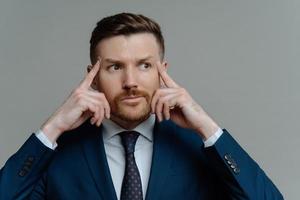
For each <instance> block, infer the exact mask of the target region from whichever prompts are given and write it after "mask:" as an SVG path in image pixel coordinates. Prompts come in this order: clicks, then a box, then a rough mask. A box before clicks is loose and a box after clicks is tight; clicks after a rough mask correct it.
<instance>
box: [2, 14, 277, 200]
mask: <svg viewBox="0 0 300 200" xmlns="http://www.w3.org/2000/svg"><path fill="white" fill-rule="evenodd" d="M90 58H91V63H92V65H90V66H88V68H87V70H88V74H87V75H86V77H85V78H84V79H83V81H82V82H81V83H80V84H79V86H78V87H77V88H75V89H74V91H73V92H72V93H71V94H70V96H69V97H68V98H67V99H66V100H65V102H64V103H63V104H62V105H61V106H60V107H59V108H58V109H57V111H56V112H55V113H54V114H52V116H51V117H50V118H49V119H48V120H47V121H46V122H45V123H44V124H43V125H42V126H41V128H40V130H39V131H37V132H36V133H34V134H32V135H31V136H30V137H29V138H28V140H27V141H26V142H25V143H24V144H23V146H22V147H21V148H20V149H19V150H18V151H17V152H16V153H15V154H14V155H13V156H12V157H11V158H9V160H8V161H7V162H6V164H5V166H4V167H3V168H2V169H1V173H0V199H1V200H2V199H3V200H4V199H5V200H6V199H105V200H107V199H121V200H129V199H131V200H141V199H147V200H150V199H164V200H165V199H172V200H174V199H283V197H282V195H281V194H280V192H279V191H278V189H277V188H276V186H275V185H274V184H273V183H272V181H271V180H270V179H269V178H268V177H267V175H266V174H265V173H264V172H263V170H262V169H261V168H260V167H259V166H258V165H257V164H256V163H255V161H254V160H253V159H252V158H250V157H249V156H248V154H247V153H246V152H245V151H244V150H243V149H242V148H241V147H240V145H239V144H238V143H237V142H236V141H235V140H234V139H233V138H232V136H231V135H230V133H228V132H227V130H225V129H223V130H222V129H221V128H220V127H219V126H218V124H217V123H216V122H215V121H214V120H213V119H212V118H211V117H210V116H209V115H208V114H207V113H206V112H205V111H204V110H203V108H202V107H201V106H200V105H199V104H198V103H196V102H195V101H194V100H193V98H192V97H191V95H190V94H189V93H188V91H186V90H185V89H184V88H183V87H181V86H179V85H178V84H177V83H176V82H175V81H174V80H173V79H172V78H171V77H170V76H169V75H168V73H167V66H168V65H167V62H166V61H165V60H164V39H163V36H162V34H161V30H160V27H159V25H158V24H157V23H156V22H155V21H153V20H151V19H149V18H147V17H145V16H143V15H136V14H132V13H120V14H117V15H113V16H109V17H106V18H104V19H102V20H101V21H99V22H98V23H97V26H96V28H95V29H94V31H93V33H92V36H91V40H90Z"/></svg>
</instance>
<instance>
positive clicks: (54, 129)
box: [41, 121, 63, 143]
mask: <svg viewBox="0 0 300 200" xmlns="http://www.w3.org/2000/svg"><path fill="white" fill-rule="evenodd" d="M41 130H42V131H43V133H44V134H45V136H46V137H47V138H48V139H49V140H50V141H51V142H52V143H55V142H56V140H57V138H58V137H59V136H60V135H61V134H62V133H63V130H61V129H60V128H59V126H57V125H56V124H55V123H53V122H51V121H47V122H46V123H45V124H44V125H42V127H41Z"/></svg>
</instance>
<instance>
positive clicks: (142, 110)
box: [116, 106, 151, 122]
mask: <svg viewBox="0 0 300 200" xmlns="http://www.w3.org/2000/svg"><path fill="white" fill-rule="evenodd" d="M150 113H151V110H150V106H141V107H140V106H138V107H128V106H126V107H123V106H121V107H119V109H118V112H117V113H116V116H118V117H119V118H120V119H122V120H124V121H128V122H137V121H144V120H146V119H147V118H148V117H149V115H150Z"/></svg>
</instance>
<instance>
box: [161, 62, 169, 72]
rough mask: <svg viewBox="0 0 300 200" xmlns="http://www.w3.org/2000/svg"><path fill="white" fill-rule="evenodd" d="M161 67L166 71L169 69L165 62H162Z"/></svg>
mask: <svg viewBox="0 0 300 200" xmlns="http://www.w3.org/2000/svg"><path fill="white" fill-rule="evenodd" d="M162 66H163V67H164V68H165V70H166V71H167V69H168V68H169V64H168V62H167V61H163V63H162Z"/></svg>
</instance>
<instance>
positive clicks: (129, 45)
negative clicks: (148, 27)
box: [96, 33, 159, 61]
mask: <svg viewBox="0 0 300 200" xmlns="http://www.w3.org/2000/svg"><path fill="white" fill-rule="evenodd" d="M96 55H97V56H101V58H102V59H105V58H113V59H117V60H122V61H130V60H136V59H140V58H144V57H147V56H152V57H154V58H157V59H159V45H158V43H157V41H156V38H155V37H154V35H153V34H151V33H138V34H131V35H128V36H124V35H119V36H114V37H110V38H106V39H103V40H102V41H101V42H100V43H99V44H98V45H97V46H96Z"/></svg>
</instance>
